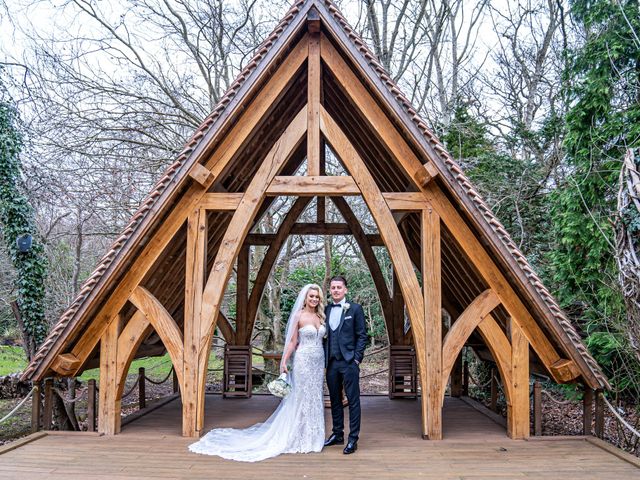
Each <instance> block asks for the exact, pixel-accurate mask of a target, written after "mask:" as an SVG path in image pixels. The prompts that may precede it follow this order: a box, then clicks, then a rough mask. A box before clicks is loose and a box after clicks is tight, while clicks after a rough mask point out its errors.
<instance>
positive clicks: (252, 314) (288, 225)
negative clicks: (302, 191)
mask: <svg viewBox="0 0 640 480" xmlns="http://www.w3.org/2000/svg"><path fill="white" fill-rule="evenodd" d="M311 199H312V197H304V198H298V199H297V200H296V201H295V203H294V204H293V205H292V207H291V209H290V210H289V212H288V213H287V215H286V216H285V218H284V220H283V221H282V224H281V225H280V228H279V229H278V233H277V234H276V236H275V238H274V239H273V241H272V242H271V245H270V246H269V248H268V249H267V253H266V254H265V256H264V259H263V260H262V265H260V270H259V271H258V274H257V275H256V279H255V281H254V282H253V289H252V290H251V295H250V296H249V306H248V308H247V316H248V319H249V321H248V327H247V328H249V327H251V329H250V330H249V331H253V326H254V324H255V321H256V315H257V314H258V308H259V306H260V300H262V295H263V293H264V287H265V285H266V284H267V280H268V279H269V275H270V274H271V270H272V269H273V265H274V264H275V262H276V260H277V259H278V254H279V253H280V250H281V249H282V246H283V245H284V242H285V241H286V240H287V237H289V234H290V233H291V229H292V228H293V226H294V225H295V223H296V221H297V220H298V217H299V216H300V214H301V213H302V212H303V211H304V209H305V208H306V207H307V205H309V202H311Z"/></svg>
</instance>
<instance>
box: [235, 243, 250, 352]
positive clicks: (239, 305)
mask: <svg viewBox="0 0 640 480" xmlns="http://www.w3.org/2000/svg"><path fill="white" fill-rule="evenodd" d="M249 248H250V247H249V245H247V244H244V245H242V248H241V249H240V252H238V262H237V266H236V345H248V344H249V339H250V338H251V332H250V331H248V328H249V326H251V328H252V329H253V319H249V318H247V302H248V301H249Z"/></svg>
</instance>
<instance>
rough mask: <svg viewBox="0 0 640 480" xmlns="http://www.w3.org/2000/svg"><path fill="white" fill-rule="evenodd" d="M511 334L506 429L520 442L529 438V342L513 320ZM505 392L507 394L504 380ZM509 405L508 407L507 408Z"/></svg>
mask: <svg viewBox="0 0 640 480" xmlns="http://www.w3.org/2000/svg"><path fill="white" fill-rule="evenodd" d="M509 330H510V333H511V389H510V395H509V393H505V395H507V396H511V398H507V410H508V411H507V427H508V433H509V436H510V437H511V438H513V439H518V440H521V439H523V438H529V434H530V430H531V426H530V420H529V418H530V415H531V411H530V410H531V406H530V405H531V403H530V399H529V341H528V340H527V337H525V335H524V332H523V331H522V329H521V328H520V326H519V325H518V323H516V322H515V321H514V320H513V319H511V321H510V329H509ZM504 383H505V392H509V389H508V388H507V386H506V383H507V380H506V379H505V380H504ZM509 405H510V406H509Z"/></svg>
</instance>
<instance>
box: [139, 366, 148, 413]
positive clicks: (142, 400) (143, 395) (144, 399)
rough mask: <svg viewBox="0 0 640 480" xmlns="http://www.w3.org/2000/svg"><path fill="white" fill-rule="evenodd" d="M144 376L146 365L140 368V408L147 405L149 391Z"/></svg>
mask: <svg viewBox="0 0 640 480" xmlns="http://www.w3.org/2000/svg"><path fill="white" fill-rule="evenodd" d="M144 377H145V375H144V367H140V368H139V369H138V409H140V410H142V409H143V408H146V407H147V392H146V383H145V379H144Z"/></svg>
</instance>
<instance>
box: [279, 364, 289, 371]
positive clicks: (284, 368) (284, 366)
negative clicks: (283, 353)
mask: <svg viewBox="0 0 640 480" xmlns="http://www.w3.org/2000/svg"><path fill="white" fill-rule="evenodd" d="M280 373H289V370H287V365H286V364H284V363H282V364H280Z"/></svg>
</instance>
